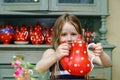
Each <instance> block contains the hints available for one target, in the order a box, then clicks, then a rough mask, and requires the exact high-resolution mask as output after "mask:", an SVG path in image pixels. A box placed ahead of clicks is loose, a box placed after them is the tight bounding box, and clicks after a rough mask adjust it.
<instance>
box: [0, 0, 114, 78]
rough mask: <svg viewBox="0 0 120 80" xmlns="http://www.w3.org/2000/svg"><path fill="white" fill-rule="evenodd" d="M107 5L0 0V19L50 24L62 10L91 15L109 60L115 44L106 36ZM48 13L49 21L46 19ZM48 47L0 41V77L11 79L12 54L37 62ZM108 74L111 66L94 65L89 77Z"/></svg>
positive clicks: (93, 0)
mask: <svg viewBox="0 0 120 80" xmlns="http://www.w3.org/2000/svg"><path fill="white" fill-rule="evenodd" d="M107 4H108V0H0V17H2V18H0V25H4V24H7V22H12V24H14V25H16V24H19V25H21V23H22V22H25V23H28V24H29V23H30V24H36V21H41V19H39V18H42V19H43V21H46V23H49V21H50V22H52V23H53V22H54V21H55V20H56V16H59V15H61V14H64V13H70V14H74V15H77V16H78V17H82V16H83V17H86V19H88V17H91V16H92V17H91V19H93V21H94V22H92V23H94V24H93V26H95V28H94V30H97V32H98V33H100V38H99V39H100V42H101V43H102V44H103V45H104V50H105V51H106V53H108V55H109V56H110V57H111V59H112V50H113V49H114V46H112V45H109V44H108V43H107V40H106V37H105V35H106V32H107V29H106V26H105V22H106V17H107V16H108V15H109V13H108V5H107ZM4 15H7V17H4ZM48 16H49V17H50V18H52V20H51V19H46V17H48ZM21 17H22V18H21ZM93 17H97V20H96V19H95V20H94V18H93ZM44 18H45V19H44ZM98 19H99V20H98ZM43 23H44V22H43ZM46 23H44V25H45V24H46ZM93 26H92V27H93ZM47 48H50V46H48V45H32V44H27V45H16V44H9V45H3V44H0V80H14V77H13V70H14V69H13V68H12V67H11V66H10V63H11V61H12V57H13V56H15V55H23V56H24V59H25V61H29V62H30V63H32V64H36V63H37V62H38V60H39V59H40V57H41V56H42V54H43V52H44V50H45V49H47ZM111 74H112V67H110V68H103V67H100V66H95V68H94V70H93V71H92V72H91V73H90V77H91V78H94V79H96V78H105V79H107V80H111V79H112V78H111V76H112V75H111ZM48 76H49V75H48ZM35 77H36V79H38V80H40V78H41V76H40V75H38V74H35Z"/></svg>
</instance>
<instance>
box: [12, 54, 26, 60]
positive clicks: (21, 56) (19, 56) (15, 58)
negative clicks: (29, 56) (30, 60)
mask: <svg viewBox="0 0 120 80" xmlns="http://www.w3.org/2000/svg"><path fill="white" fill-rule="evenodd" d="M13 59H14V60H17V59H21V60H24V56H23V55H21V54H17V55H15V56H13Z"/></svg>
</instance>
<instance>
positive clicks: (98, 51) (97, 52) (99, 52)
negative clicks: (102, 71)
mask: <svg viewBox="0 0 120 80" xmlns="http://www.w3.org/2000/svg"><path fill="white" fill-rule="evenodd" d="M92 48H93V52H94V54H95V55H96V56H101V55H102V54H103V53H104V52H103V47H102V44H101V43H97V44H96V45H94V46H93V47H92Z"/></svg>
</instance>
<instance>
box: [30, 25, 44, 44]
mask: <svg viewBox="0 0 120 80" xmlns="http://www.w3.org/2000/svg"><path fill="white" fill-rule="evenodd" d="M30 40H31V43H32V44H42V43H43V41H44V36H43V33H42V26H40V25H39V24H37V25H36V26H35V27H34V29H33V27H32V26H30Z"/></svg>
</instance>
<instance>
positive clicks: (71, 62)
mask: <svg viewBox="0 0 120 80" xmlns="http://www.w3.org/2000/svg"><path fill="white" fill-rule="evenodd" d="M91 45H94V43H91V44H89V45H88V47H90V46H91ZM88 47H87V45H86V42H85V41H83V40H82V39H77V40H75V41H74V42H73V43H72V45H71V51H70V53H69V56H65V57H63V58H62V59H61V60H60V62H61V65H62V67H63V69H64V70H67V71H68V72H69V73H70V74H71V75H77V76H84V75H87V74H88V73H89V72H90V71H91V70H92V69H93V64H92V60H93V59H94V57H95V56H93V58H92V59H91V60H90V59H89V57H88Z"/></svg>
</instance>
